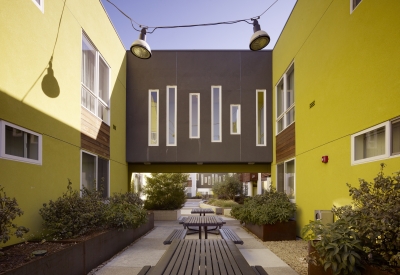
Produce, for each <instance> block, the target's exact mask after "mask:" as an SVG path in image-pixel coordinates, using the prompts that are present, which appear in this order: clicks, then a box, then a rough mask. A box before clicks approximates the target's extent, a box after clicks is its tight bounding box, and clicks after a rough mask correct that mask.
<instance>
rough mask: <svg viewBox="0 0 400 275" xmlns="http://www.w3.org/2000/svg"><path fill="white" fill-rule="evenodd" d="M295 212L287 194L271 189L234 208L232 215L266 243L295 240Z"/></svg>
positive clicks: (294, 206)
mask: <svg viewBox="0 0 400 275" xmlns="http://www.w3.org/2000/svg"><path fill="white" fill-rule="evenodd" d="M295 212H296V204H294V203H292V202H290V199H289V197H288V196H287V195H286V194H285V193H282V192H277V191H276V190H275V189H273V188H271V189H270V190H269V191H267V192H265V193H264V194H262V195H256V196H254V197H251V198H246V199H245V201H244V204H243V205H237V206H234V207H232V210H231V215H232V217H234V218H235V219H237V220H239V221H240V222H242V223H244V224H245V227H246V228H247V229H249V230H250V231H251V232H253V233H254V234H255V235H256V236H257V237H259V238H260V239H261V240H263V241H264V242H265V241H282V240H295V239H296V221H294V220H291V219H292V218H293V217H294V214H295Z"/></svg>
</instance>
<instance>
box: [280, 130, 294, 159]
mask: <svg viewBox="0 0 400 275" xmlns="http://www.w3.org/2000/svg"><path fill="white" fill-rule="evenodd" d="M295 155H296V134H295V123H293V124H292V125H290V126H289V127H287V128H286V129H285V130H283V131H282V132H281V133H280V134H279V135H277V136H276V162H277V163H279V162H281V161H284V160H286V159H289V158H292V157H294V156H295Z"/></svg>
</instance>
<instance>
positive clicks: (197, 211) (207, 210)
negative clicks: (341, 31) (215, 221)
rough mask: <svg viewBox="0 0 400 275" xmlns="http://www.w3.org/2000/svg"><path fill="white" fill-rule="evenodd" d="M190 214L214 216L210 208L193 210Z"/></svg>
mask: <svg viewBox="0 0 400 275" xmlns="http://www.w3.org/2000/svg"><path fill="white" fill-rule="evenodd" d="M191 213H192V214H200V216H201V214H203V216H205V215H206V214H214V210H212V209H211V208H193V209H192V211H191Z"/></svg>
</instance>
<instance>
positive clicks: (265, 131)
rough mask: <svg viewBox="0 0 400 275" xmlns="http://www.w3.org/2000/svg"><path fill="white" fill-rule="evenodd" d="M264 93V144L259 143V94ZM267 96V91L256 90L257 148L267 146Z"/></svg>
mask: <svg viewBox="0 0 400 275" xmlns="http://www.w3.org/2000/svg"><path fill="white" fill-rule="evenodd" d="M260 92H261V93H262V94H263V106H264V113H263V117H264V123H263V125H262V126H263V127H264V138H263V143H259V142H258V134H259V133H258V93H260ZM266 94H267V91H266V90H256V108H255V109H256V146H267V123H266V120H267V105H266V103H267V99H266V97H267V96H266Z"/></svg>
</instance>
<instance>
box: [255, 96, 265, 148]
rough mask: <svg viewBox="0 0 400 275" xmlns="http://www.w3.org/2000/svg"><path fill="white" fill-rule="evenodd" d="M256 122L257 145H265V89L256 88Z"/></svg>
mask: <svg viewBox="0 0 400 275" xmlns="http://www.w3.org/2000/svg"><path fill="white" fill-rule="evenodd" d="M256 104H257V106H256V110H257V116H256V122H257V134H256V136H257V143H256V144H257V146H265V145H267V141H266V111H265V104H266V102H265V90H257V98H256Z"/></svg>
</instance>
